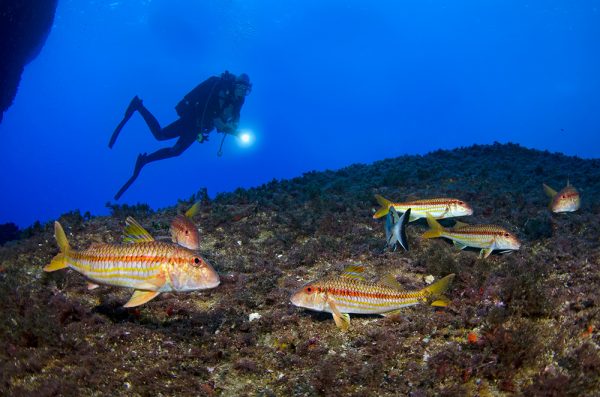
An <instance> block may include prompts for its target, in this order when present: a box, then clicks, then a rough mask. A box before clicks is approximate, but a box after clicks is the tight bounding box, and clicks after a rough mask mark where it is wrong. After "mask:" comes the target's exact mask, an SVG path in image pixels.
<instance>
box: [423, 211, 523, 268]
mask: <svg viewBox="0 0 600 397" xmlns="http://www.w3.org/2000/svg"><path fill="white" fill-rule="evenodd" d="M427 223H428V224H429V227H430V228H431V229H430V230H428V231H427V232H425V233H424V234H423V237H424V238H438V237H445V238H447V239H450V240H452V241H453V242H454V245H456V246H457V247H458V248H460V249H461V250H462V249H465V248H467V247H473V248H481V252H480V256H483V257H484V258H487V257H488V256H490V254H491V253H492V251H494V250H500V251H503V252H508V251H513V250H518V249H519V248H520V247H521V243H520V242H519V240H518V239H517V237H515V236H514V235H513V234H512V233H510V232H509V231H507V230H506V229H504V228H501V227H500V226H496V225H467V224H464V223H461V222H457V223H456V225H455V226H454V227H453V228H451V229H446V228H444V227H443V226H442V225H440V223H439V222H438V221H436V220H435V219H434V217H433V216H431V215H429V214H428V215H427Z"/></svg>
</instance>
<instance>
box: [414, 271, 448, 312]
mask: <svg viewBox="0 0 600 397" xmlns="http://www.w3.org/2000/svg"><path fill="white" fill-rule="evenodd" d="M454 276H455V274H454V273H452V274H449V275H447V276H446V277H444V278H442V279H440V280H438V281H436V282H435V283H433V284H431V285H429V286H427V287H425V288H423V289H422V290H421V292H423V294H424V295H425V296H427V297H430V299H431V300H432V302H431V306H437V307H446V306H448V304H449V303H450V300H449V299H448V298H447V297H445V296H444V295H443V294H444V292H446V290H447V289H448V287H449V286H450V283H451V282H452V280H454Z"/></svg>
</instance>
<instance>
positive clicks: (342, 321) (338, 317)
mask: <svg viewBox="0 0 600 397" xmlns="http://www.w3.org/2000/svg"><path fill="white" fill-rule="evenodd" d="M327 303H328V304H329V308H330V309H331V314H332V315H333V321H335V325H337V327H338V328H339V329H341V330H342V331H347V330H348V328H349V327H350V315H349V314H348V313H342V312H340V310H339V309H338V307H337V305H336V304H335V301H334V300H333V299H331V298H327Z"/></svg>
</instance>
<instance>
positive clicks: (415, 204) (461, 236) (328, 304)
mask: <svg viewBox="0 0 600 397" xmlns="http://www.w3.org/2000/svg"><path fill="white" fill-rule="evenodd" d="M543 188H544V192H545V193H546V194H547V195H548V196H549V197H550V198H551V202H550V205H549V208H550V210H551V211H552V212H554V213H562V212H573V211H576V210H578V209H579V207H580V204H581V199H580V196H579V192H578V191H577V189H575V188H574V187H573V186H571V185H570V183H569V182H567V186H566V187H565V188H563V189H562V190H561V191H559V192H556V191H555V190H554V189H552V188H551V187H549V186H548V185H546V184H543ZM375 199H376V200H377V202H378V203H379V205H380V206H381V207H380V208H379V209H378V210H377V211H376V212H375V214H374V215H373V218H375V219H378V218H381V217H384V216H385V217H386V220H385V224H384V231H385V238H386V246H387V247H388V248H389V249H391V250H396V248H397V246H398V245H400V246H401V247H402V248H403V249H404V250H406V251H408V249H409V244H408V239H407V234H406V227H407V224H408V223H409V222H413V221H416V220H418V219H421V218H425V219H426V220H427V223H428V225H429V227H430V230H428V231H426V232H425V233H424V234H423V235H422V237H423V238H424V239H432V238H439V237H442V238H447V239H449V240H451V241H452V242H453V243H454V245H455V246H456V247H457V248H459V249H461V250H463V249H465V248H468V247H471V248H476V249H479V250H480V257H482V258H487V257H489V256H490V255H491V254H492V252H493V251H499V252H500V253H507V252H511V251H515V250H519V249H520V248H521V243H520V242H519V240H518V238H517V237H516V236H515V235H514V234H512V233H511V232H509V231H508V230H506V229H504V228H502V227H500V226H496V225H484V224H473V225H471V224H466V223H463V222H455V224H454V226H453V227H451V228H446V227H444V226H442V225H441V224H440V223H439V222H438V220H439V219H447V218H454V217H460V216H469V215H472V214H473V209H472V208H471V206H470V205H469V204H467V203H466V202H465V201H463V200H460V199H455V198H432V199H421V200H412V201H406V202H392V201H390V200H388V199H385V198H384V197H382V196H380V195H376V196H375ZM199 206H200V202H197V203H195V204H194V205H193V206H192V207H191V208H190V209H189V210H187V211H186V212H185V213H184V214H183V215H177V216H176V217H175V218H174V219H173V220H172V222H171V225H170V233H171V242H162V241H157V240H156V239H155V238H154V237H152V236H151V235H150V233H148V232H147V231H146V230H145V229H144V228H143V227H142V226H141V225H140V224H139V223H138V222H137V221H135V220H134V219H133V218H131V217H128V218H127V219H126V226H125V229H124V236H123V242H122V244H93V245H92V246H90V247H89V248H87V249H84V250H74V249H72V248H71V247H70V245H69V242H68V241H67V237H66V234H65V232H64V230H63V228H62V226H61V225H60V223H59V222H55V223H54V235H55V238H56V242H57V245H58V247H59V250H60V252H59V253H58V254H57V255H56V256H55V257H54V258H53V259H52V261H51V262H50V264H48V265H46V266H45V267H44V271H46V272H53V271H57V270H60V269H64V268H71V269H73V270H75V271H77V272H79V273H81V274H82V275H83V276H85V277H86V278H87V279H88V288H89V289H94V288H97V287H98V286H99V284H105V285H111V286H117V287H126V288H131V289H133V290H134V292H133V295H132V296H131V298H130V299H129V301H128V302H127V303H125V305H124V307H135V306H139V305H142V304H144V303H146V302H148V301H150V300H152V299H154V298H155V297H156V296H158V295H159V294H160V293H161V292H167V291H176V292H185V291H195V290H203V289H211V288H215V287H217V286H218V285H219V284H220V279H219V275H218V273H217V272H216V271H215V270H214V269H213V267H212V266H211V265H210V264H209V263H208V262H206V260H204V259H203V258H202V257H201V256H200V255H199V252H198V251H199V249H200V236H199V233H198V229H197V228H196V226H195V224H194V222H193V221H192V218H193V216H194V215H196V214H197V213H198V210H199ZM364 270H365V268H364V267H363V266H362V265H353V266H350V267H347V268H346V269H345V270H344V272H343V273H342V274H340V275H338V276H328V277H325V278H322V279H320V280H315V281H311V282H309V283H307V284H305V285H304V286H302V287H301V288H300V289H298V290H297V291H296V292H294V293H293V294H292V295H291V297H290V301H291V303H292V304H293V305H295V306H298V307H302V308H306V309H310V310H314V311H320V312H327V313H331V314H332V316H333V319H334V322H335V324H336V325H337V327H338V328H340V329H341V330H343V331H346V330H348V329H349V326H350V314H380V315H383V316H388V315H392V314H395V313H397V312H398V311H399V310H401V309H402V308H404V307H407V306H413V305H417V304H420V303H426V304H430V305H432V306H437V307H445V306H447V305H448V303H449V300H448V298H446V297H445V296H444V295H443V293H444V292H445V291H446V290H447V289H448V287H449V285H450V283H451V282H452V280H453V279H454V274H449V275H447V276H445V277H443V278H441V279H440V280H438V281H436V282H434V283H432V284H431V285H429V286H426V287H424V288H422V289H420V290H416V291H406V290H404V289H403V288H402V286H401V285H400V284H399V283H398V282H397V280H396V278H395V277H394V276H393V275H391V274H388V275H386V276H384V277H382V278H381V279H380V280H378V281H376V282H374V281H368V280H366V279H365V278H364V276H363V273H364Z"/></svg>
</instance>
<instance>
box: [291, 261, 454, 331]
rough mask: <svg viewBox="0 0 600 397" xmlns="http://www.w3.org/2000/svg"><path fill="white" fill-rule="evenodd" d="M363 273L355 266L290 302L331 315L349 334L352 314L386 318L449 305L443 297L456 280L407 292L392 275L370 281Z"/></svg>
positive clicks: (301, 292)
mask: <svg viewBox="0 0 600 397" xmlns="http://www.w3.org/2000/svg"><path fill="white" fill-rule="evenodd" d="M363 271H364V268H363V267H362V266H352V267H349V268H347V269H346V270H345V271H344V273H342V275H340V276H336V277H328V278H324V279H322V280H318V281H313V282H310V283H308V284H306V285H304V286H303V287H302V288H300V289H299V290H297V291H296V292H295V293H294V294H292V296H291V298H290V300H291V302H292V303H293V304H294V305H296V306H299V307H304V308H307V309H311V310H316V311H321V312H328V313H331V314H332V315H333V319H334V321H335V323H336V325H337V326H338V327H339V328H341V329H342V330H344V331H345V330H347V329H348V327H349V325H350V316H349V313H361V314H381V315H384V316H385V315H389V314H392V313H395V312H396V311H397V310H399V309H401V308H403V307H407V306H412V305H416V304H419V303H428V302H429V303H431V304H432V305H433V306H446V305H447V304H448V299H447V298H446V297H444V296H443V295H442V294H443V293H444V291H446V289H447V288H448V286H449V284H450V282H451V281H452V279H453V278H454V274H450V275H448V276H446V277H444V278H442V279H441V280H439V281H438V282H436V283H434V284H432V285H430V286H428V287H425V288H423V289H421V290H418V291H404V290H402V287H401V286H400V285H399V284H398V282H397V281H396V279H395V277H393V276H391V275H388V276H386V277H384V278H382V279H381V280H379V281H378V282H370V281H366V280H365V279H364V278H363V277H362V276H361V275H360V273H362V272H363Z"/></svg>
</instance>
